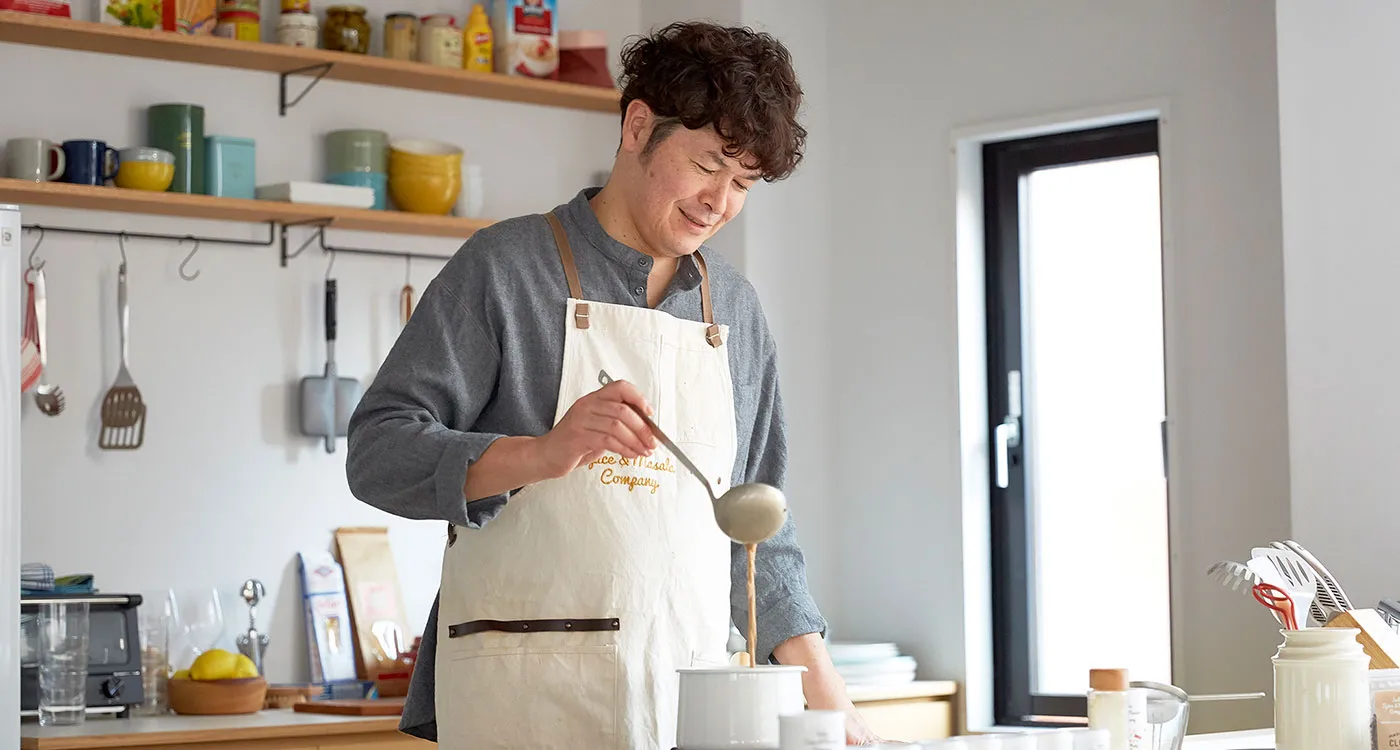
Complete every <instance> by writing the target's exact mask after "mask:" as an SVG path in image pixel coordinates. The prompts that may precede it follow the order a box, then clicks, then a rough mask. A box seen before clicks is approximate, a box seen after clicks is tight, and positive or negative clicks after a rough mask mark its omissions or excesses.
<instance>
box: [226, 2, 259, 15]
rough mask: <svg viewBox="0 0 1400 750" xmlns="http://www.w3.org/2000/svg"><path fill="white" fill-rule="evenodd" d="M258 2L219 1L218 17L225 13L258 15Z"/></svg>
mask: <svg viewBox="0 0 1400 750" xmlns="http://www.w3.org/2000/svg"><path fill="white" fill-rule="evenodd" d="M260 12H261V9H260V8H259V7H258V0H219V15H221V16H222V15H223V14H225V13H260Z"/></svg>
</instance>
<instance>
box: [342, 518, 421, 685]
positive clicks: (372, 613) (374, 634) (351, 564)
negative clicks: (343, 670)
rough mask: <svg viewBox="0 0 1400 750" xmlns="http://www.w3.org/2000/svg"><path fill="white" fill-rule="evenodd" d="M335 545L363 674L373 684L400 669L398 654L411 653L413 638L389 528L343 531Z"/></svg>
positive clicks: (379, 527)
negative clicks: (383, 675)
mask: <svg viewBox="0 0 1400 750" xmlns="http://www.w3.org/2000/svg"><path fill="white" fill-rule="evenodd" d="M335 546H336V550H337V552H338V554H339V556H340V565H341V567H342V568H344V569H345V590H346V591H347V592H348V594H349V597H350V622H351V624H352V625H353V627H354V631H355V643H356V645H357V646H358V648H357V649H356V651H357V652H358V653H359V656H360V659H359V665H360V673H359V676H360V678H361V679H369V680H372V679H375V678H376V677H378V675H379V674H381V673H383V672H385V671H391V670H394V669H396V668H397V666H398V659H397V656H398V654H401V653H407V652H408V651H409V648H410V642H411V641H412V640H413V639H412V638H411V637H410V636H409V633H410V632H411V631H410V630H409V629H408V628H409V625H408V612H407V610H406V608H405V607H404V603H403V592H402V590H401V589H400V588H399V573H398V567H397V566H396V565H395V564H394V551H393V549H392V548H391V547H390V546H389V529H387V528H385V527H382V526H375V527H362V528H339V529H336V531H335Z"/></svg>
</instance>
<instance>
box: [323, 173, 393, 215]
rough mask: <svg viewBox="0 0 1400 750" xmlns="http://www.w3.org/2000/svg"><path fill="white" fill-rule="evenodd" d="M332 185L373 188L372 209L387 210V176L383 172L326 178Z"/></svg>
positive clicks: (341, 174) (346, 174)
mask: <svg viewBox="0 0 1400 750" xmlns="http://www.w3.org/2000/svg"><path fill="white" fill-rule="evenodd" d="M326 182H329V183H330V184H332V185H351V186H353V187H367V188H374V209H375V210H377V211H385V210H387V209H388V208H389V175H387V174H384V173H383V172H341V173H340V174H333V175H331V176H329V177H327V178H326Z"/></svg>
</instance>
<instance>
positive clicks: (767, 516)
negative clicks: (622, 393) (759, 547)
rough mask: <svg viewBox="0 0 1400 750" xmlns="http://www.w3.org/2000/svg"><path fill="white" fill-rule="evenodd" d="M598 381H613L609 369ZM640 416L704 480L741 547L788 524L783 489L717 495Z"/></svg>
mask: <svg viewBox="0 0 1400 750" xmlns="http://www.w3.org/2000/svg"><path fill="white" fill-rule="evenodd" d="M598 382H600V383H602V384H603V385H608V384H609V383H612V382H613V379H612V377H610V376H609V375H608V373H607V371H606V370H599V371H598ZM633 411H636V412H637V416H639V417H641V418H642V420H643V421H644V422H646V423H647V426H648V427H650V428H651V431H652V432H654V433H656V437H657V438H659V439H660V440H661V444H662V445H665V446H666V449H667V450H669V451H671V453H672V454H673V455H675V457H676V460H678V461H680V462H681V463H682V464H684V465H685V468H687V469H690V473H692V474H694V475H695V478H696V479H698V480H700V484H701V485H703V486H704V487H705V491H706V492H708V493H709V494H710V500H711V501H712V502H713V504H714V511H715V523H717V524H719V528H720V531H723V532H724V533H725V535H726V536H728V537H729V538H730V539H733V540H734V541H736V542H738V543H740V544H758V543H759V542H766V541H768V540H769V539H772V538H773V535H774V534H777V533H778V531H779V530H780V529H782V528H783V523H784V522H786V521H787V499H786V498H785V497H784V496H783V492H782V490H780V489H778V488H777V487H774V486H772V485H768V484H763V483H761V482H749V483H747V484H741V485H737V486H735V487H730V488H729V491H727V492H725V493H724V494H723V495H720V496H718V497H716V496H715V489H714V486H713V485H711V484H710V480H709V479H707V478H706V477H705V474H704V472H702V471H700V469H699V468H698V467H696V465H695V464H693V463H691V461H690V458H689V457H688V456H686V455H685V453H684V452H682V451H681V449H680V448H678V447H676V444H675V443H674V442H672V441H671V439H670V438H669V437H667V436H666V433H664V432H662V431H661V428H660V427H658V426H657V425H656V423H655V422H653V421H652V420H651V417H648V416H647V415H645V414H643V413H642V412H641V410H639V409H636V408H635V407H634V408H633Z"/></svg>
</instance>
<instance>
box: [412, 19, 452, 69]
mask: <svg viewBox="0 0 1400 750" xmlns="http://www.w3.org/2000/svg"><path fill="white" fill-rule="evenodd" d="M418 59H419V60H420V61H422V62H425V63H427V64H429V65H437V66H441V67H444V68H458V69H460V68H461V67H462V30H461V29H459V28H457V19H456V18H454V17H453V16H451V15H449V14H447V13H437V14H434V15H431V16H425V17H424V18H423V28H422V29H421V30H420V31H419V32H418Z"/></svg>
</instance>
